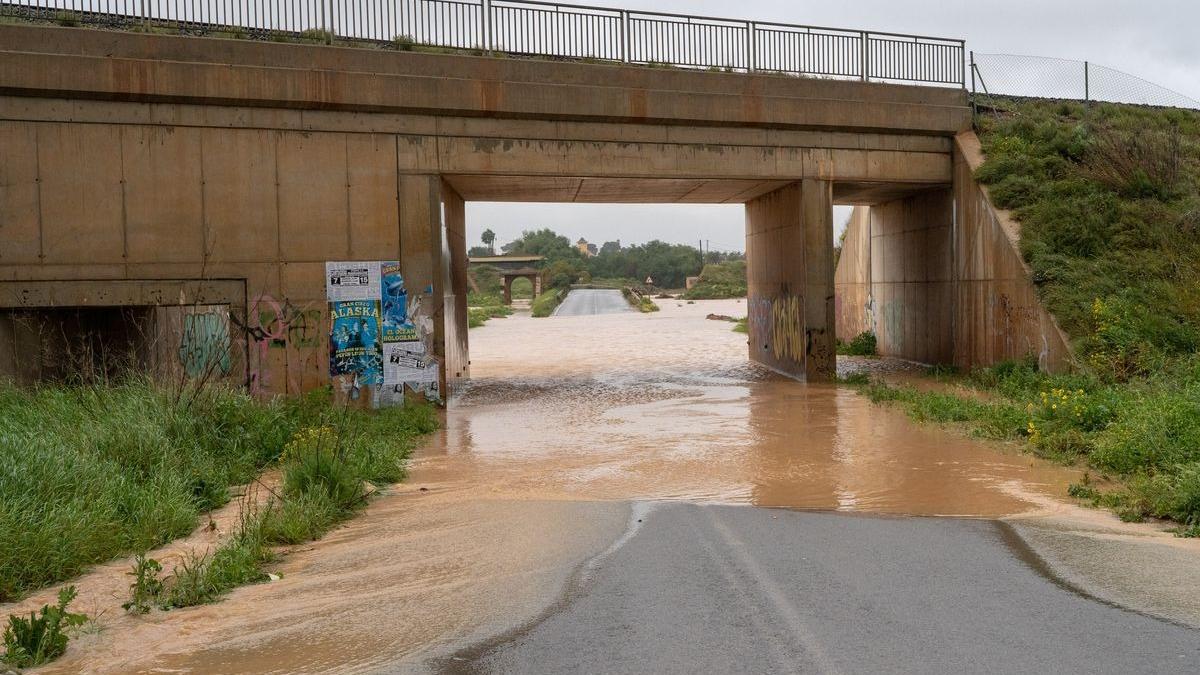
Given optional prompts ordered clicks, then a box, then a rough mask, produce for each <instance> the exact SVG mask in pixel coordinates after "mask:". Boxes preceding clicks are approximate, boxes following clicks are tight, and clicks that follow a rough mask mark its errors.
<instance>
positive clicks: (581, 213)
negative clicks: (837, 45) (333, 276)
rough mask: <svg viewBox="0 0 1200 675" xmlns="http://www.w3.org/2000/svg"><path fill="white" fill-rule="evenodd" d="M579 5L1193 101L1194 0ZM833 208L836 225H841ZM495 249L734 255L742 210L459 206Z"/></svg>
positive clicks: (1199, 56)
mask: <svg viewBox="0 0 1200 675" xmlns="http://www.w3.org/2000/svg"><path fill="white" fill-rule="evenodd" d="M583 4H591V5H603V6H611V7H621V8H625V9H645V10H655V11H662V12H679V13H686V14H698V15H706V16H719V17H726V18H736V19H756V20H763V21H777V22H783V23H796V24H808V25H816V26H831V27H839V28H855V29H868V30H880V31H891V32H898V33H914V34H921V35H934V36H939V37H951V38H963V39H965V40H966V41H967V48H968V49H971V50H974V51H976V52H980V53H989V54H996V53H1000V54H1031V55H1038V56H1052V57H1060V58H1068V59H1078V60H1087V61H1091V62H1093V63H1097V64H1102V65H1105V66H1109V67H1111V68H1116V69H1118V70H1122V71H1125V72H1128V73H1132V74H1134V75H1138V76H1140V77H1142V78H1144V79H1146V80H1149V81H1151V82H1154V83H1157V84H1160V85H1163V86H1165V87H1168V88H1171V89H1174V90H1176V91H1178V92H1180V93H1182V94H1184V95H1187V96H1190V97H1192V98H1194V99H1200V39H1197V26H1200V0H1190V1H1186V0H1141V1H1140V2H1132V1H1130V0H970V1H969V2H968V1H967V0H957V1H954V0H854V1H853V2H828V1H824V0H823V1H821V2H816V1H813V0H740V1H739V2H731V1H729V0H691V1H684V0H627V1H620V2H613V1H607V0H588V1H587V2H585V3H583ZM845 217H846V214H845V212H844V210H839V213H837V214H835V218H834V221H835V224H840V223H841V222H842V221H844V219H845ZM488 227H490V228H491V229H492V230H494V231H495V232H496V239H497V242H499V243H504V242H508V241H510V240H512V239H514V238H516V237H517V236H519V235H520V233H521V231H522V230H526V229H534V228H540V227H551V228H553V229H555V230H557V231H558V232H560V233H562V234H565V235H567V236H568V237H570V238H571V240H572V241H575V240H576V239H578V238H580V237H584V238H586V239H587V240H589V241H595V242H604V241H608V240H612V239H620V240H621V242H622V243H624V244H630V243H641V242H644V241H648V240H650V239H663V240H666V241H670V242H678V243H691V244H694V243H695V242H697V241H698V240H700V239H706V240H709V241H711V245H712V248H713V249H714V250H715V249H736V250H741V248H742V246H743V243H744V242H743V237H744V231H743V228H744V219H743V207H742V206H741V205H730V206H726V205H713V206H709V205H704V206H696V205H645V206H643V205H603V206H597V205H590V204H488V203H482V202H480V203H472V204H469V205H468V207H467V238H468V241H469V243H470V244H472V245H474V244H477V243H479V235H480V234H481V233H482V232H483V230H484V229H485V228H488Z"/></svg>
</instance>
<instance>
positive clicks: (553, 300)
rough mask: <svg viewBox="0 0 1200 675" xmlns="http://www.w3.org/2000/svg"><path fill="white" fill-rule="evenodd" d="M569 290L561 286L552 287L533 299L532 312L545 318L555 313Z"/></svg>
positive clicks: (538, 316) (535, 315)
mask: <svg viewBox="0 0 1200 675" xmlns="http://www.w3.org/2000/svg"><path fill="white" fill-rule="evenodd" d="M566 295H567V292H566V291H564V290H562V289H559V288H551V289H550V290H548V291H546V292H544V293H542V294H541V295H539V296H537V297H536V298H534V299H533V303H532V304H531V305H530V306H529V307H530V314H532V315H533V316H534V317H537V318H545V317H547V316H550V315H551V314H553V313H554V310H555V308H557V307H558V306H559V305H560V304H562V301H563V298H564V297H566Z"/></svg>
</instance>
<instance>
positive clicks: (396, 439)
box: [126, 406, 436, 612]
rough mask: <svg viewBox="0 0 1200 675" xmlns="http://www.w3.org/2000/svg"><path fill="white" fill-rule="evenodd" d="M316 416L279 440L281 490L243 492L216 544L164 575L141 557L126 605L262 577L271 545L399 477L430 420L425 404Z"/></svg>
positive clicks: (303, 536) (221, 590)
mask: <svg viewBox="0 0 1200 675" xmlns="http://www.w3.org/2000/svg"><path fill="white" fill-rule="evenodd" d="M351 418H353V419H354V422H353V423H348V420H350V419H351ZM318 421H319V422H321V423H320V424H319V425H318V426H311V427H307V428H305V429H303V430H301V431H299V432H297V433H296V434H295V435H294V436H293V437H292V439H291V441H289V442H288V444H287V445H286V446H285V447H284V448H283V452H282V455H281V456H280V458H279V464H280V466H281V467H282V469H283V480H282V488H281V490H280V491H279V492H277V493H273V494H272V496H271V498H270V499H268V500H267V501H266V503H265V504H263V505H259V504H257V503H256V502H255V500H254V499H253V498H248V499H247V500H245V502H244V503H243V504H242V507H241V511H240V522H239V524H238V527H237V530H236V531H235V532H234V534H233V535H232V536H231V537H230V538H229V539H228V540H226V541H225V543H223V544H222V545H221V546H220V547H218V548H217V549H216V550H215V551H214V552H212V553H211V554H205V555H200V556H197V555H192V556H190V557H189V558H188V559H187V560H185V561H184V562H182V563H181V564H180V565H179V566H178V567H176V568H175V570H174V571H173V572H172V573H171V575H170V576H169V577H167V578H165V579H161V578H159V576H158V574H159V572H160V571H161V569H162V568H161V565H159V563H158V562H157V561H154V560H146V559H144V558H142V557H139V558H138V560H137V561H136V562H135V564H134V569H133V570H132V571H131V572H130V575H131V576H133V577H134V582H133V584H131V585H130V591H131V598H130V601H129V602H128V603H126V609H128V610H129V611H131V612H145V611H148V609H149V608H150V607H158V608H160V609H172V608H175V607H189V606H192V605H198V604H203V603H208V602H213V601H214V600H217V599H219V598H220V597H221V596H222V595H224V594H225V593H227V592H228V591H229V590H231V589H233V588H236V587H237V586H240V585H243V584H248V583H256V582H259V581H265V580H267V579H268V578H269V575H268V573H267V572H266V571H265V570H264V566H265V565H267V564H268V563H270V562H271V561H273V560H274V559H275V553H274V550H273V547H274V546H278V545H286V544H300V543H303V542H307V541H312V540H314V539H317V538H319V537H320V536H321V535H323V534H324V533H325V532H327V531H328V530H329V529H330V528H332V527H333V526H334V525H336V524H337V523H338V522H340V521H342V520H345V519H346V518H349V517H350V516H352V515H353V514H354V513H355V512H356V511H358V510H359V509H360V508H362V507H363V506H364V505H365V504H366V500H367V497H368V496H369V495H370V493H371V492H373V490H374V488H373V487H372V486H373V485H374V484H384V483H393V482H396V481H399V480H401V479H402V478H403V477H404V459H405V458H406V457H407V456H408V453H409V451H410V449H411V445H412V439H414V438H416V437H417V436H419V435H421V434H425V433H428V432H430V431H432V430H433V429H434V428H435V427H436V421H435V418H434V416H433V412H432V409H431V408H429V407H427V406H411V407H401V408H387V409H384V410H380V411H378V412H377V413H374V414H369V413H365V412H361V411H360V412H357V413H356V412H353V411H341V412H340V413H330V415H327V416H325V417H324V418H323V419H322V420H318Z"/></svg>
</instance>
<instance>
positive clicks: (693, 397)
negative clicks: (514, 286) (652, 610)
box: [413, 300, 1078, 516]
mask: <svg viewBox="0 0 1200 675" xmlns="http://www.w3.org/2000/svg"><path fill="white" fill-rule="evenodd" d="M659 304H660V305H661V306H662V311H661V312H657V313H654V314H634V315H602V316H585V317H553V318H552V320H538V319H529V318H526V317H520V316H517V317H513V318H510V319H507V320H500V321H492V322H490V323H489V324H488V325H487V327H486V328H485V329H483V330H477V331H475V332H473V333H472V334H471V355H472V365H471V369H472V381H471V382H470V383H469V384H468V385H467V386H466V388H465V390H464V391H463V393H462V394H461V395H460V396H459V397H458V398H457V399H456V400H454V401H453V402H452V403H451V405H450V408H449V411H448V414H447V419H446V428H445V429H444V430H443V431H441V432H439V433H438V435H437V437H436V438H435V439H434V442H432V443H430V444H429V446H428V447H427V448H426V449H425V450H424V451H422V452H421V453H420V454H419V456H418V458H417V459H416V462H415V463H414V466H413V477H414V479H416V480H419V481H423V482H435V483H440V484H447V485H450V484H455V483H462V482H467V483H474V484H479V485H487V486H488V488H489V490H491V491H493V492H494V493H496V494H503V495H505V496H508V497H514V496H519V497H530V498H555V499H557V498H572V499H687V500H703V501H712V502H720V503H726V504H752V505H757V506H782V507H795V508H813V509H837V510H847V511H865V512H876V513H894V514H915V515H969V516H1003V515H1010V514H1013V513H1018V512H1021V511H1024V510H1027V509H1029V508H1031V507H1032V504H1031V502H1030V501H1029V500H1028V499H1027V498H1023V497H1021V496H1018V494H1019V493H1025V494H1028V493H1030V492H1032V493H1040V494H1044V495H1055V496H1057V495H1062V494H1063V493H1064V491H1065V489H1066V486H1067V484H1068V483H1069V482H1070V481H1071V480H1073V479H1077V476H1078V474H1077V473H1076V472H1075V471H1073V470H1069V469H1064V468H1062V467H1058V466H1054V465H1050V464H1047V463H1043V462H1039V461H1034V460H1032V459H1031V458H1030V457H1029V456H1028V455H1022V454H1020V453H1019V452H1017V451H1015V450H1013V451H1009V452H1005V451H1003V450H999V449H998V446H997V445H996V444H985V443H982V442H977V441H974V440H971V439H969V438H966V437H964V436H961V435H956V434H951V433H947V432H945V431H942V430H939V429H936V428H932V427H921V426H917V425H914V424H912V423H911V422H909V421H908V420H907V419H906V418H905V416H904V415H903V414H902V413H900V412H897V411H895V410H892V409H887V408H881V407H879V406H875V405H873V404H871V403H870V402H869V401H868V400H867V399H865V398H864V397H862V396H859V395H857V394H856V393H855V392H854V391H853V389H850V388H847V387H838V386H836V385H805V384H803V383H800V382H796V381H794V380H791V379H788V378H785V377H782V376H779V375H776V374H774V373H771V372H768V371H766V370H765V369H761V368H759V367H757V366H755V365H753V364H751V363H749V362H748V360H747V356H746V352H747V347H746V336H745V335H744V334H739V333H735V332H733V331H732V330H731V328H732V324H731V323H728V322H725V321H713V320H706V319H705V316H706V315H707V314H709V313H716V314H724V315H729V316H742V315H744V314H745V304H744V301H735V300H730V301H707V302H701V303H698V304H691V305H689V304H685V303H682V302H679V301H673V300H662V301H660V302H659ZM1017 485H1019V486H1021V488H1022V490H1021V491H1014V490H1013V489H1012V488H1013V487H1014V486H1017Z"/></svg>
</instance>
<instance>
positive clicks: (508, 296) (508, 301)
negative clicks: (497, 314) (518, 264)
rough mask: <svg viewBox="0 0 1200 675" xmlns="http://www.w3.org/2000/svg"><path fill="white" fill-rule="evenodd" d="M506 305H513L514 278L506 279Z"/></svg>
mask: <svg viewBox="0 0 1200 675" xmlns="http://www.w3.org/2000/svg"><path fill="white" fill-rule="evenodd" d="M504 304H506V305H511V304H512V277H504Z"/></svg>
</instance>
